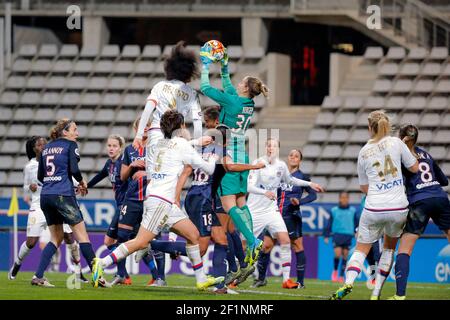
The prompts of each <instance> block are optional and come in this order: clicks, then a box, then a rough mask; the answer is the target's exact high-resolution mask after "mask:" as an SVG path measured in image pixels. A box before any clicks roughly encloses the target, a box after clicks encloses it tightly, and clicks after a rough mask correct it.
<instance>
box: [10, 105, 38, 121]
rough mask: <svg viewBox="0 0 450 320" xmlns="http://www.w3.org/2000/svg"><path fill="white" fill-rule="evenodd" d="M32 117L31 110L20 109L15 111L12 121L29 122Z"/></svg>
mask: <svg viewBox="0 0 450 320" xmlns="http://www.w3.org/2000/svg"><path fill="white" fill-rule="evenodd" d="M33 117H34V110H33V109H32V108H20V109H17V111H16V113H15V114H14V120H18V121H29V120H32V119H33Z"/></svg>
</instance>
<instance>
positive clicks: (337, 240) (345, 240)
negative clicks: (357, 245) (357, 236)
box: [333, 233, 353, 249]
mask: <svg viewBox="0 0 450 320" xmlns="http://www.w3.org/2000/svg"><path fill="white" fill-rule="evenodd" d="M352 240H353V236H352V235H348V234H340V233H336V234H334V235H333V247H334V248H336V247H340V248H343V249H349V248H350V247H351V246H352Z"/></svg>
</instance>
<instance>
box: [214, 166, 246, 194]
mask: <svg viewBox="0 0 450 320" xmlns="http://www.w3.org/2000/svg"><path fill="white" fill-rule="evenodd" d="M247 178H248V171H243V172H227V173H226V174H225V176H224V177H223V178H222V182H221V184H220V187H219V189H218V191H217V193H218V194H219V196H221V197H222V196H229V195H233V194H239V193H246V192H247Z"/></svg>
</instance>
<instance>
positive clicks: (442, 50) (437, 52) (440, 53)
mask: <svg viewBox="0 0 450 320" xmlns="http://www.w3.org/2000/svg"><path fill="white" fill-rule="evenodd" d="M447 58H448V48H446V47H433V48H432V49H431V52H430V55H429V59H430V60H437V61H443V60H446V59H447Z"/></svg>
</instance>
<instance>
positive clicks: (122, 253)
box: [101, 243, 130, 268]
mask: <svg viewBox="0 0 450 320" xmlns="http://www.w3.org/2000/svg"><path fill="white" fill-rule="evenodd" d="M129 255H130V253H129V251H128V248H127V246H126V245H125V243H122V244H121V245H120V246H118V247H117V248H116V249H114V251H113V252H112V253H111V254H110V255H109V256H106V257H104V258H103V259H101V263H102V266H103V268H108V267H109V266H110V265H112V264H113V263H117V262H119V261H120V260H123V259H125V258H126V257H128V256H129Z"/></svg>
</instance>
